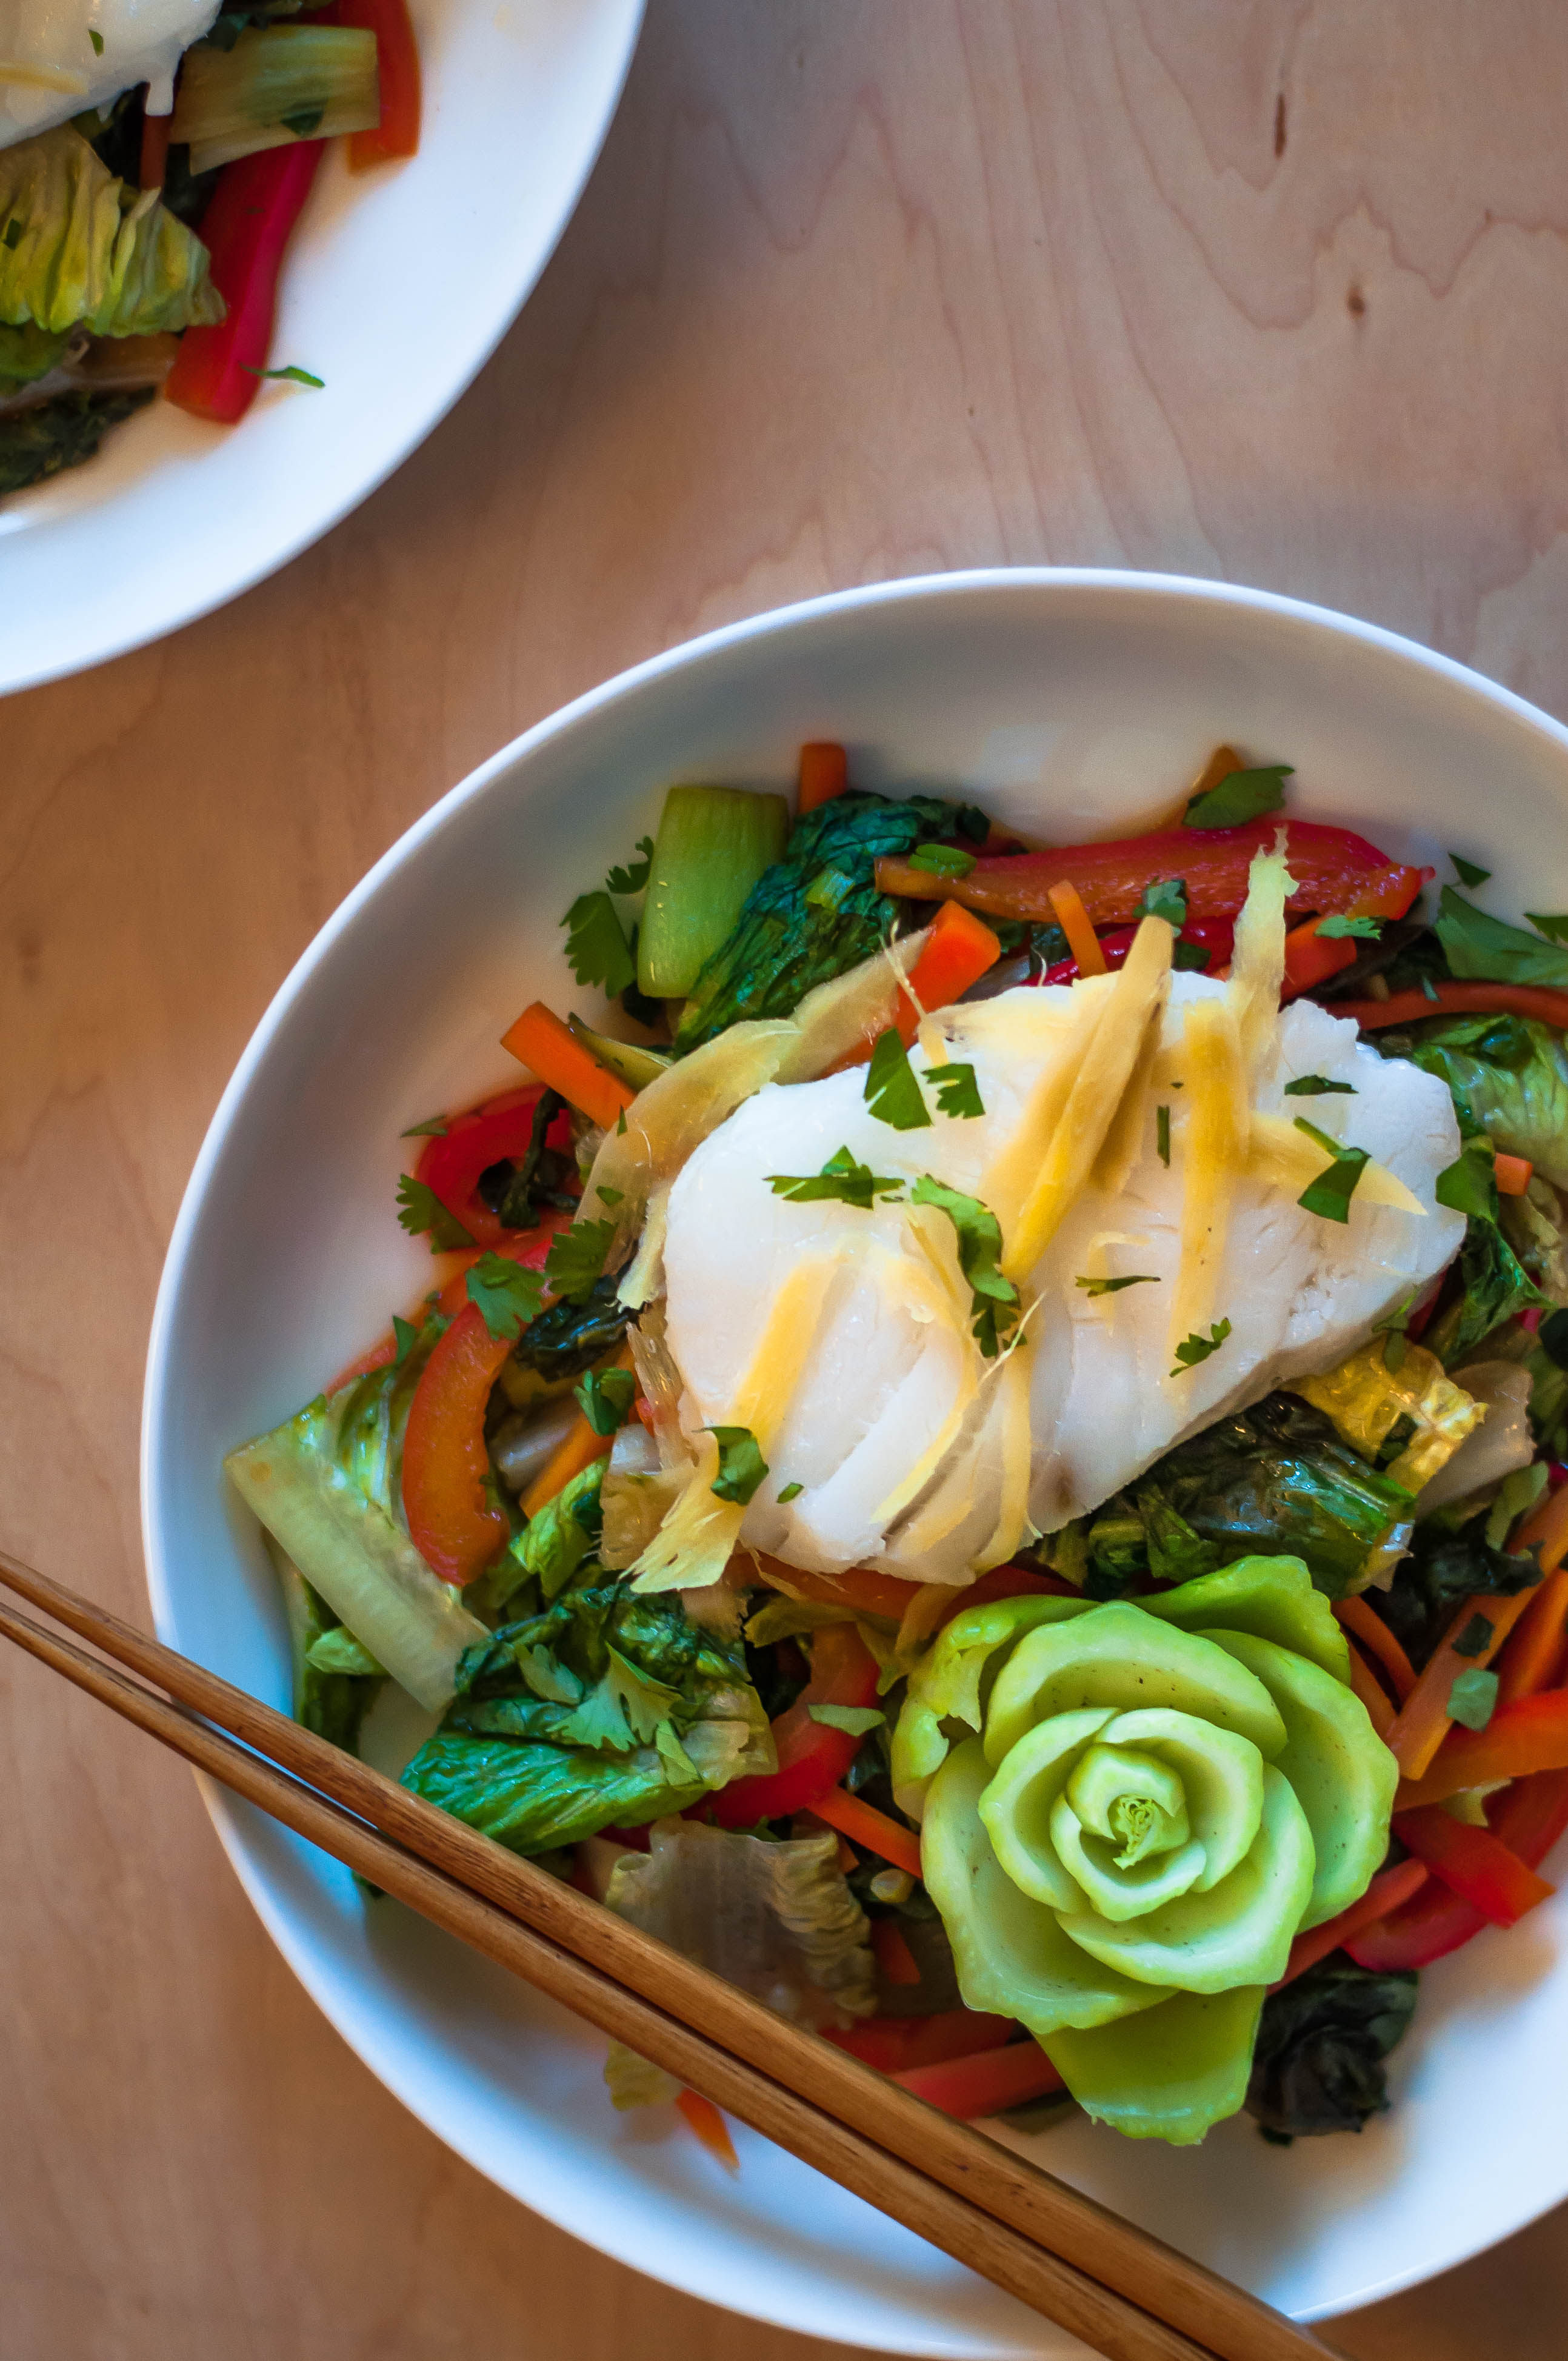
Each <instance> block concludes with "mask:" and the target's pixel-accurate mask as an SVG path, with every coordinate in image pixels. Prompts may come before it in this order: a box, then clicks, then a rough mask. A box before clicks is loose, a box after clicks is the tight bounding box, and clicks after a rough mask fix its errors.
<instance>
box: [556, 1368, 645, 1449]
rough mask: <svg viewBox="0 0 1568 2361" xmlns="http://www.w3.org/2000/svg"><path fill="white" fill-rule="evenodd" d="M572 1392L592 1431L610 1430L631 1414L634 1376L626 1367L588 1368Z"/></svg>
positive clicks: (624, 1421)
mask: <svg viewBox="0 0 1568 2361" xmlns="http://www.w3.org/2000/svg"><path fill="white" fill-rule="evenodd" d="M572 1393H573V1397H574V1399H575V1400H576V1404H577V1407H578V1409H579V1410H580V1411H582V1413H583V1416H584V1417H585V1418H586V1419H587V1422H588V1424H589V1425H590V1426H591V1427H592V1428H593V1431H594V1433H596V1434H614V1433H616V1432H617V1430H618V1429H619V1428H620V1427H623V1426H624V1425H625V1424H626V1422H627V1420H628V1419H629V1418H630V1415H631V1405H632V1403H633V1402H634V1401H635V1400H636V1399H637V1379H636V1378H635V1377H634V1376H633V1375H632V1373H631V1371H630V1369H590V1370H589V1371H588V1372H587V1376H586V1377H585V1378H584V1379H583V1381H582V1383H581V1384H580V1385H576V1386H574V1387H573V1388H572Z"/></svg>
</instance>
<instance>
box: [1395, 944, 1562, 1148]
mask: <svg viewBox="0 0 1568 2361" xmlns="http://www.w3.org/2000/svg"><path fill="white" fill-rule="evenodd" d="M1541 948H1542V950H1550V949H1551V946H1550V945H1548V944H1543V945H1542V946H1541ZM1553 956H1554V957H1558V958H1561V957H1562V956H1563V954H1562V953H1554V954H1553ZM1377 1046H1378V1047H1379V1049H1382V1051H1383V1052H1384V1055H1385V1056H1386V1057H1397V1058H1406V1059H1408V1060H1409V1062H1410V1064H1411V1065H1413V1066H1420V1069H1421V1071H1422V1072H1423V1073H1428V1074H1438V1075H1441V1076H1442V1080H1443V1081H1444V1082H1446V1083H1447V1084H1448V1087H1449V1090H1450V1091H1451V1092H1452V1093H1453V1103H1454V1105H1455V1107H1456V1108H1457V1110H1458V1112H1459V1118H1460V1122H1461V1124H1462V1125H1463V1126H1464V1128H1465V1129H1466V1130H1469V1131H1485V1132H1488V1133H1489V1134H1490V1135H1491V1137H1492V1138H1493V1140H1494V1141H1495V1142H1496V1144H1497V1147H1498V1148H1502V1149H1503V1150H1504V1152H1505V1153H1506V1154H1508V1155H1509V1156H1527V1157H1529V1159H1530V1161H1531V1163H1532V1164H1533V1165H1534V1166H1535V1168H1536V1170H1537V1171H1538V1172H1540V1173H1541V1174H1542V1175H1543V1176H1544V1177H1545V1178H1546V1179H1547V1180H1552V1181H1554V1182H1555V1183H1556V1185H1557V1186H1558V1187H1559V1188H1563V1189H1568V1047H1565V1046H1564V1043H1563V1036H1562V1034H1561V1033H1555V1032H1553V1031H1552V1027H1550V1026H1548V1025H1542V1024H1541V1023H1540V1022H1539V1021H1538V1020H1537V1019H1536V1018H1534V1017H1530V1016H1461V1017H1447V1018H1439V1019H1438V1020H1436V1021H1435V1022H1433V1023H1431V1024H1427V1025H1420V1026H1413V1027H1410V1029H1409V1031H1408V1032H1405V1031H1400V1032H1399V1033H1397V1034H1394V1033H1384V1034H1381V1035H1379V1036H1378V1044H1377Z"/></svg>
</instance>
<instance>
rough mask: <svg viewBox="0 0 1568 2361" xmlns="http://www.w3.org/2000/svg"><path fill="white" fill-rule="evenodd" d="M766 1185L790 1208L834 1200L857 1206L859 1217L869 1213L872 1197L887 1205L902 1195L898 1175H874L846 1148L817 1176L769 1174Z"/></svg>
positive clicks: (902, 1183) (840, 1150) (812, 1174)
mask: <svg viewBox="0 0 1568 2361" xmlns="http://www.w3.org/2000/svg"><path fill="white" fill-rule="evenodd" d="M767 1182H768V1186H769V1188H770V1189H771V1190H772V1191H773V1194H774V1196H775V1197H785V1198H787V1199H788V1200H789V1202H790V1203H791V1204H792V1205H810V1204H816V1203H817V1202H822V1201H827V1200H836V1201H837V1202H838V1203H839V1204H840V1205H858V1206H859V1207H860V1209H861V1212H862V1213H868V1212H869V1211H870V1210H871V1202H872V1198H873V1197H880V1198H881V1199H882V1201H883V1203H884V1204H886V1203H888V1202H891V1201H892V1199H894V1197H898V1196H901V1195H902V1194H903V1191H904V1181H903V1180H902V1178H901V1176H900V1175H899V1174H898V1173H896V1172H873V1171H872V1169H871V1166H870V1165H869V1164H857V1163H856V1161H855V1159H854V1158H853V1157H852V1156H851V1155H850V1151H849V1149H848V1148H839V1151H838V1153H837V1154H836V1155H833V1156H830V1157H829V1158H828V1161H827V1163H826V1164H825V1165H824V1166H823V1167H822V1170H821V1171H820V1172H817V1173H789V1172H770V1173H769V1174H768V1175H767Z"/></svg>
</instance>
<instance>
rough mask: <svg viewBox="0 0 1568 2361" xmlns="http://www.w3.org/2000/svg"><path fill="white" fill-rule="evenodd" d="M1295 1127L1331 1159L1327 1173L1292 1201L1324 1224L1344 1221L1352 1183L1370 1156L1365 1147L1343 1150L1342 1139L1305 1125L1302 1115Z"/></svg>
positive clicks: (1359, 1175)
mask: <svg viewBox="0 0 1568 2361" xmlns="http://www.w3.org/2000/svg"><path fill="white" fill-rule="evenodd" d="M1296 1128H1297V1130H1298V1131H1304V1132H1305V1133H1306V1135H1307V1137H1308V1138H1309V1139H1310V1141H1311V1142H1312V1144H1313V1146H1314V1147H1316V1148H1321V1149H1322V1151H1323V1153H1324V1154H1325V1156H1332V1158H1333V1162H1332V1164H1331V1165H1330V1166H1329V1169H1328V1170H1327V1171H1326V1172H1320V1173H1319V1175H1318V1177H1317V1179H1316V1180H1312V1181H1310V1182H1309V1183H1308V1185H1307V1187H1306V1188H1305V1189H1303V1190H1302V1191H1301V1193H1300V1195H1299V1197H1298V1198H1297V1200H1296V1202H1297V1203H1298V1204H1299V1206H1300V1207H1301V1209H1302V1211H1303V1212H1304V1213H1316V1214H1318V1215H1319V1216H1320V1217H1321V1219H1322V1220H1323V1221H1325V1222H1348V1221H1349V1219H1350V1201H1351V1199H1352V1197H1354V1194H1355V1184H1356V1182H1357V1181H1358V1180H1360V1178H1361V1176H1362V1174H1363V1173H1364V1172H1365V1170H1366V1167H1367V1166H1368V1165H1369V1164H1370V1163H1371V1161H1372V1158H1371V1156H1370V1155H1369V1153H1368V1152H1367V1150H1366V1149H1365V1148H1347V1147H1346V1146H1345V1144H1344V1142H1343V1140H1338V1139H1332V1138H1331V1137H1330V1136H1329V1134H1328V1133H1327V1132H1326V1131H1320V1130H1319V1129H1318V1126H1317V1125H1316V1124H1315V1123H1309V1122H1308V1121H1307V1118H1306V1116H1305V1115H1298V1116H1297V1118H1296Z"/></svg>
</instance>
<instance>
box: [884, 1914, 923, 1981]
mask: <svg viewBox="0 0 1568 2361" xmlns="http://www.w3.org/2000/svg"><path fill="white" fill-rule="evenodd" d="M872 1953H873V1954H874V1956H875V1959H876V1963H877V1969H878V1971H879V1973H880V1974H881V1976H882V1979H883V1982H884V1983H890V1984H905V1985H909V1986H914V1985H916V1984H917V1983H918V1982H919V1981H920V1966H919V1962H918V1961H917V1960H916V1957H915V1954H914V1952H913V1951H912V1950H911V1949H910V1948H909V1945H908V1942H907V1940H906V1938H905V1932H904V1929H903V1927H901V1926H900V1925H899V1923H898V1921H897V1919H896V1918H873V1919H872Z"/></svg>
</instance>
